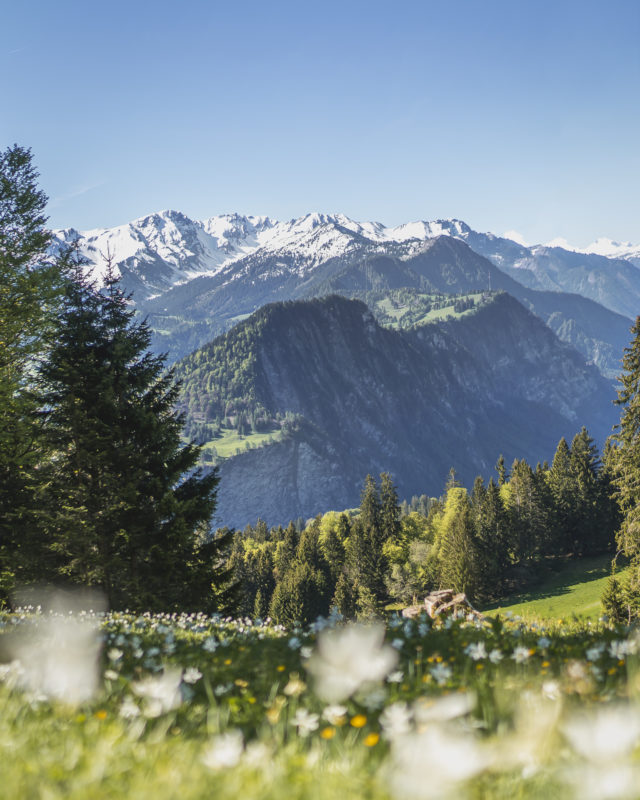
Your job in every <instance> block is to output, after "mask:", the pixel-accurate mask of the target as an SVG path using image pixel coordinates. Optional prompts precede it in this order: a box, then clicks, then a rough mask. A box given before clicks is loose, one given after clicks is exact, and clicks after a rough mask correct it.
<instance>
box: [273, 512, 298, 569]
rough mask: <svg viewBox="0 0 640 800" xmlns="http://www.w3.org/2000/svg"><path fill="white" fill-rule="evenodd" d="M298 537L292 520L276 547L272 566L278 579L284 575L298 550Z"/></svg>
mask: <svg viewBox="0 0 640 800" xmlns="http://www.w3.org/2000/svg"><path fill="white" fill-rule="evenodd" d="M299 538H300V537H299V534H298V529H297V528H296V526H295V525H294V523H293V522H290V523H289V524H288V525H287V528H286V530H285V532H284V539H283V540H282V541H281V542H279V543H278V545H277V547H276V554H275V559H274V566H275V571H276V577H277V578H278V580H280V579H281V578H283V577H284V575H285V574H286V572H287V570H288V569H289V567H290V566H291V564H293V561H294V559H295V557H296V553H297V551H298V541H299Z"/></svg>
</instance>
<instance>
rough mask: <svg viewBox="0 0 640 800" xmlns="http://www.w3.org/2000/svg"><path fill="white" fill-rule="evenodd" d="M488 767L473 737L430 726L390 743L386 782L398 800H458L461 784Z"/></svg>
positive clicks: (482, 751) (481, 750)
mask: <svg viewBox="0 0 640 800" xmlns="http://www.w3.org/2000/svg"><path fill="white" fill-rule="evenodd" d="M488 764H489V758H488V755H487V753H486V751H485V750H484V749H483V748H482V747H481V746H480V745H479V744H478V742H477V741H476V740H475V739H474V738H473V737H472V736H470V735H468V734H466V735H465V734H460V733H452V732H451V731H450V730H449V729H448V728H447V727H446V726H435V725H431V726H429V727H428V728H426V729H425V730H424V731H423V732H422V733H413V734H411V733H410V734H405V735H404V736H399V737H398V738H397V739H394V740H393V741H392V749H391V759H390V768H389V782H390V785H391V790H392V793H393V795H394V796H395V797H397V798H398V800H407V798H420V799H422V798H424V800H431V798H434V800H435V798H443V797H456V798H457V797H461V795H462V793H461V792H460V788H461V787H460V784H461V783H464V782H465V781H467V780H469V779H470V778H473V777H474V776H476V775H478V774H479V773H480V772H482V770H483V769H485V768H486V767H487V766H488Z"/></svg>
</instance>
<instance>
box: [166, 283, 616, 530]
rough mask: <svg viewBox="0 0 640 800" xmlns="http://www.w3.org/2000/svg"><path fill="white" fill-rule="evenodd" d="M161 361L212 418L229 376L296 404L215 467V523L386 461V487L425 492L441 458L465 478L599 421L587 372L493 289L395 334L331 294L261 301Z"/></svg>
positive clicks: (260, 400) (307, 505) (303, 500)
mask: <svg viewBox="0 0 640 800" xmlns="http://www.w3.org/2000/svg"><path fill="white" fill-rule="evenodd" d="M416 274H418V273H417V271H416ZM225 354H226V355H225ZM224 358H226V359H227V361H226V363H224V364H221V363H220V360H221V359H224ZM211 359H215V370H216V375H217V381H218V385H217V386H216V387H212V386H211V382H210V381H209V378H210V376H211V374H212V371H213V369H214V364H213V362H212V361H210V360H211ZM177 372H178V376H179V377H181V378H182V379H183V381H184V387H183V403H184V407H185V408H189V409H190V413H192V414H196V415H200V416H204V417H205V418H206V416H207V414H210V415H214V414H218V413H220V412H219V410H216V408H215V406H216V403H217V402H218V400H216V399H215V398H214V397H213V396H212V394H211V392H212V391H215V392H216V393H217V396H218V395H219V394H220V390H221V388H222V389H223V390H224V392H226V395H225V396H226V397H227V398H229V397H231V396H232V395H233V387H234V386H238V387H240V386H242V392H243V396H246V397H247V398H250V399H249V401H248V402H250V403H253V404H254V405H260V406H261V407H264V408H266V409H268V410H269V411H270V413H271V414H273V415H275V414H276V413H277V412H280V413H281V414H284V413H285V412H292V413H293V414H296V415H299V418H300V423H299V425H298V427H297V429H296V430H295V432H293V433H292V434H291V435H290V436H289V437H287V438H285V439H284V440H283V441H280V442H277V443H275V444H272V445H270V446H268V447H265V448H263V449H259V450H252V451H248V452H246V453H242V454H241V455H238V456H236V457H234V458H231V459H227V460H226V461H225V462H224V463H223V466H222V469H221V476H222V481H221V485H220V493H219V508H218V514H219V518H218V520H217V523H218V524H228V525H235V526H239V525H244V524H246V523H247V522H250V521H253V522H255V520H256V519H257V518H258V517H259V516H261V517H263V518H265V519H266V520H267V521H268V522H269V523H277V522H286V521H288V520H289V519H292V518H295V517H298V516H303V517H307V516H310V515H312V514H316V513H318V512H320V511H326V510H327V509H329V508H346V507H351V506H353V505H356V504H357V503H358V499H359V491H360V487H361V485H362V481H363V478H364V476H365V475H366V474H367V473H369V472H371V473H379V472H381V471H389V472H391V473H392V474H393V475H394V477H395V479H396V481H397V484H398V488H399V492H400V495H401V496H411V495H412V494H421V493H429V494H439V493H440V492H441V490H442V487H443V485H444V481H445V480H446V476H447V473H448V470H449V468H450V467H451V466H454V467H455V468H456V469H457V470H458V472H459V475H460V477H461V479H462V480H463V481H464V482H471V481H472V480H473V478H474V476H475V475H476V474H483V475H485V476H487V477H488V476H489V474H490V473H491V471H492V468H493V465H494V464H495V461H496V459H497V457H498V455H499V454H500V453H503V454H504V455H505V458H506V459H507V462H510V461H511V460H513V458H515V457H526V458H527V459H528V460H529V461H530V462H533V463H534V464H535V462H536V461H538V460H544V459H548V458H550V457H551V456H552V455H553V452H554V450H555V447H556V445H557V442H558V439H559V438H560V436H563V435H564V436H566V437H571V436H572V435H573V434H574V433H575V432H576V431H577V430H578V429H579V428H580V426H581V425H583V424H584V425H587V427H588V428H589V430H590V431H591V433H592V435H594V436H596V437H597V438H598V439H599V441H600V442H602V440H603V438H604V436H605V435H606V434H608V432H609V430H610V427H611V424H612V422H613V421H614V417H615V413H614V410H613V406H612V404H611V400H612V396H613V390H612V389H611V387H610V386H609V384H608V383H607V382H606V381H605V380H604V379H603V378H602V377H601V376H600V374H599V373H598V371H597V370H596V369H595V368H593V367H588V366H586V365H585V363H584V359H582V358H581V357H580V355H579V354H578V353H577V352H576V351H575V350H573V349H572V348H570V347H568V346H566V345H564V344H562V343H561V342H560V341H559V340H558V339H557V337H556V336H555V335H554V334H553V333H552V332H551V330H549V328H548V327H546V326H545V325H544V324H543V323H542V322H541V321H540V320H539V319H538V318H537V317H535V316H534V315H533V314H531V313H530V312H528V311H527V310H526V309H525V308H523V307H522V305H520V303H518V302H517V301H515V300H514V299H513V298H511V297H509V296H508V295H506V294H499V295H497V296H496V297H495V298H494V299H493V300H492V301H491V302H489V303H487V304H486V305H485V306H483V307H482V308H480V309H479V310H478V311H476V312H475V313H473V314H470V315H467V316H464V317H463V318H461V319H458V320H455V321H449V322H443V323H440V324H429V325H426V326H424V327H421V328H417V329H414V330H409V331H393V330H387V329H384V328H382V327H381V326H380V325H378V323H377V322H376V321H375V319H374V318H373V316H372V314H371V312H370V311H369V309H368V308H367V307H366V306H365V305H364V304H363V303H361V302H359V301H354V300H347V299H344V298H341V297H337V296H330V297H327V298H324V299H322V300H313V301H308V302H296V303H284V304H276V305H272V306H267V307H265V308H262V309H261V310H260V311H258V312H257V313H256V314H255V315H253V316H252V317H251V318H249V319H248V320H246V321H244V322H242V323H240V324H238V325H237V326H236V327H235V328H234V329H233V330H231V331H230V332H229V333H228V334H226V335H225V336H224V337H222V338H220V339H218V340H216V341H215V342H212V343H211V344H210V345H208V346H205V347H204V348H202V349H201V350H199V351H198V352H196V353H194V354H192V355H191V356H189V357H187V358H185V359H184V360H183V361H181V362H180V363H179V364H178V365H177ZM221 376H222V377H221ZM224 376H226V377H224ZM221 381H222V383H223V384H225V381H226V384H225V385H223V386H222V387H221V385H220V382H221ZM208 386H209V387H210V388H207V387H208Z"/></svg>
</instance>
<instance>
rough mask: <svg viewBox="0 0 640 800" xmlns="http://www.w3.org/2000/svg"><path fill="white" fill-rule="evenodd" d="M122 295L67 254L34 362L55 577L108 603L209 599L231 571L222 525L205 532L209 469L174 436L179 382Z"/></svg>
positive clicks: (211, 489) (211, 500) (218, 597)
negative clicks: (70, 270) (69, 263)
mask: <svg viewBox="0 0 640 800" xmlns="http://www.w3.org/2000/svg"><path fill="white" fill-rule="evenodd" d="M127 300H128V298H127V297H126V296H125V295H124V294H123V292H122V290H121V288H120V286H119V284H118V280H117V279H116V277H115V276H114V275H113V273H112V272H111V270H109V272H108V274H107V279H106V285H105V287H104V289H103V291H102V292H98V291H96V290H95V289H94V288H93V287H92V286H91V285H90V284H89V283H88V282H87V281H86V280H85V279H84V278H83V277H82V264H80V263H79V262H76V264H75V272H74V274H73V276H71V278H70V279H69V280H68V282H67V285H66V290H65V294H64V303H63V308H62V310H61V312H60V315H59V319H58V328H57V340H56V344H55V345H54V346H53V347H52V349H51V352H50V356H49V359H48V361H47V363H45V364H44V365H43V367H42V368H41V371H40V383H41V387H42V396H43V401H44V402H43V406H44V419H45V424H44V431H45V434H46V438H47V441H48V444H49V446H50V447H51V449H52V450H53V451H54V452H55V453H56V457H55V459H54V460H53V461H52V463H51V464H50V465H49V466H48V468H47V473H46V477H47V491H46V493H45V495H44V501H43V514H42V527H43V529H44V531H45V533H46V536H47V539H48V543H49V548H50V550H51V551H52V552H53V553H54V556H55V569H56V572H57V575H58V576H59V577H60V578H64V579H66V580H68V581H69V582H70V583H81V584H88V585H96V586H100V587H101V588H102V589H103V590H104V592H105V593H106V595H107V598H108V601H109V603H110V605H111V607H114V608H124V607H129V608H137V609H157V610H160V609H167V610H169V609H180V608H199V609H214V608H216V607H220V606H224V604H225V602H226V600H227V596H226V587H227V585H228V583H229V578H230V576H229V575H228V572H227V570H226V568H225V566H224V559H223V558H222V556H223V553H222V550H223V548H224V547H225V546H226V544H227V539H228V534H227V535H226V536H223V537H222V538H219V537H218V538H216V537H211V536H210V535H209V530H208V525H209V520H210V518H211V516H212V513H213V511H214V509H215V505H216V487H217V484H218V476H217V473H216V471H215V470H214V471H211V472H210V473H208V474H206V475H202V474H201V472H200V471H199V470H198V469H195V466H196V462H197V459H198V453H199V449H198V448H197V447H195V446H193V445H190V444H187V445H183V444H182V441H181V432H182V426H183V418H182V416H181V415H179V414H177V413H176V411H175V409H174V406H175V402H176V399H177V394H178V388H179V387H178V386H177V384H176V383H175V382H174V379H173V374H172V372H171V371H168V372H166V371H165V362H164V357H162V356H154V355H152V354H151V353H149V352H148V346H149V341H150V331H149V328H148V326H147V325H146V323H144V322H142V323H140V322H136V321H135V319H134V311H133V309H132V308H131V307H130V306H129V304H128V302H127Z"/></svg>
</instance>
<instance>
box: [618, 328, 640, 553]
mask: <svg viewBox="0 0 640 800" xmlns="http://www.w3.org/2000/svg"><path fill="white" fill-rule="evenodd" d="M631 334H632V336H633V338H632V340H631V343H630V345H629V347H626V348H625V350H624V356H623V358H622V368H623V372H622V374H621V375H620V376H619V377H618V382H619V384H620V386H619V388H618V397H617V400H616V403H617V404H618V405H619V406H620V410H621V415H620V423H619V425H617V426H616V428H615V430H614V434H613V437H612V439H613V441H614V444H615V445H616V454H615V459H614V462H613V463H614V485H615V489H616V498H617V501H618V504H619V506H620V510H621V512H622V515H623V519H622V526H621V529H620V532H619V535H618V544H619V547H620V548H621V549H622V551H623V552H624V553H625V555H627V556H629V557H631V558H634V559H635V558H637V557H638V556H640V316H638V317H636V321H635V323H634V324H633V326H632V328H631Z"/></svg>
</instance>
